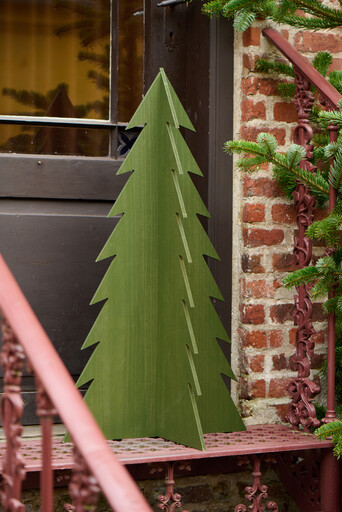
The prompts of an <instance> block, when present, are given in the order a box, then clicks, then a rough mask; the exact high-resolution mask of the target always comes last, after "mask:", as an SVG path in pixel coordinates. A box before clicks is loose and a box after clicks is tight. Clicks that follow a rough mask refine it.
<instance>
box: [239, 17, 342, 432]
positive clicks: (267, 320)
mask: <svg viewBox="0 0 342 512" xmlns="http://www.w3.org/2000/svg"><path fill="white" fill-rule="evenodd" d="M261 28H262V22H257V23H256V26H255V27H253V28H250V29H249V30H247V31H246V32H244V33H243V34H242V35H241V34H236V41H235V45H236V46H235V47H236V52H235V55H236V56H235V76H236V77H237V78H236V81H235V90H236V93H235V133H236V138H238V137H240V138H245V139H248V140H255V139H256V137H257V134H258V133H260V132H263V131H267V132H270V133H272V134H273V135H274V136H275V137H276V139H277V141H278V143H279V145H280V148H279V149H280V151H282V150H285V149H286V147H287V146H288V144H289V143H291V142H292V140H291V137H292V133H293V129H294V127H295V126H296V122H297V114H296V110H295V108H294V105H293V103H291V102H288V101H284V100H283V99H282V98H281V97H280V96H279V95H278V93H277V89H276V83H277V82H276V80H274V79H272V78H269V77H268V76H267V75H265V74H260V73H257V72H255V69H254V66H255V62H256V60H257V58H258V57H259V56H265V55H270V56H273V57H275V56H279V57H280V54H279V53H278V52H277V50H275V48H274V47H272V45H271V44H270V43H269V42H267V41H266V40H265V38H264V37H263V36H262V34H261ZM278 30H280V29H279V28H278ZM281 32H282V34H283V35H284V37H286V38H287V39H289V40H290V42H291V43H292V44H293V45H294V46H295V47H296V48H297V49H298V50H300V51H301V52H302V53H303V52H304V54H305V55H306V56H307V57H309V59H310V58H312V57H313V56H314V54H315V53H314V52H315V51H317V50H322V49H325V48H327V49H329V50H331V51H334V52H339V51H340V52H341V53H342V37H341V35H338V34H337V35H336V34H332V33H315V34H313V35H309V34H308V33H305V32H300V31H295V30H292V31H291V30H290V31H289V30H281ZM341 63H342V60H341V59H339V58H338V54H337V56H336V58H335V59H334V63H333V66H332V67H333V68H334V69H335V68H336V67H337V66H340V64H341ZM234 196H235V199H234V200H235V206H234V211H235V212H237V213H235V215H236V218H235V224H236V226H235V228H234V229H235V233H234V245H235V249H234V254H237V253H238V254H239V260H238V259H237V257H236V256H235V263H234V276H235V277H234V279H235V288H234V295H233V303H234V308H235V309H234V315H233V336H232V338H233V362H232V363H233V367H234V370H235V373H236V374H237V376H238V384H237V387H236V390H235V391H236V398H238V399H240V403H241V406H242V413H243V416H244V417H245V418H246V422H247V423H259V422H269V421H279V420H280V419H283V418H284V415H285V413H286V411H287V403H288V402H289V398H288V394H287V391H286V386H287V384H288V382H289V381H290V379H291V378H292V377H294V376H296V373H295V372H293V371H291V370H290V368H289V357H290V356H291V355H292V354H293V353H294V348H295V347H294V345H295V332H296V329H295V327H294V324H293V291H288V290H285V289H284V288H283V286H282V279H283V277H284V276H285V275H286V273H287V272H288V271H291V270H293V269H294V268H295V260H294V256H293V253H292V251H293V238H294V231H295V228H296V224H295V221H296V212H295V208H294V206H293V204H292V202H291V201H287V200H286V198H284V196H283V194H282V192H281V190H280V189H279V187H278V186H277V184H276V183H275V182H274V181H273V180H272V178H271V171H270V170H268V169H267V167H265V168H264V169H262V170H260V171H258V172H256V173H253V174H248V173H246V174H245V175H243V174H242V173H241V171H239V170H235V194H234ZM319 250H320V249H319V248H316V249H314V252H316V253H317V251H319ZM314 320H315V328H316V330H317V334H316V335H315V336H314V340H315V342H316V349H315V351H316V355H315V357H314V358H313V361H312V368H313V369H314V370H317V368H319V367H320V365H321V363H322V360H323V357H324V353H325V350H326V347H325V329H326V324H325V319H324V316H323V313H322V309H321V306H320V305H315V306H314ZM315 373H317V371H316V372H315V371H314V372H313V373H312V375H313V377H314V374H315ZM315 378H316V377H315Z"/></svg>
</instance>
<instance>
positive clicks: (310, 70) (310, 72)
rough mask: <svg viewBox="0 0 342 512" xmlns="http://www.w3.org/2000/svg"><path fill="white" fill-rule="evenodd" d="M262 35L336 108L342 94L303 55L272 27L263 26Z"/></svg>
mask: <svg viewBox="0 0 342 512" xmlns="http://www.w3.org/2000/svg"><path fill="white" fill-rule="evenodd" d="M262 33H263V35H264V36H265V37H266V38H267V39H268V40H269V41H271V42H272V43H273V44H274V46H275V47H276V48H278V50H279V51H280V52H281V53H282V54H283V55H285V57H286V58H287V59H288V60H289V61H290V62H292V64H293V65H294V66H295V67H296V68H297V69H298V70H300V73H301V75H302V76H304V77H305V78H306V79H307V80H309V82H310V83H311V84H312V85H314V86H315V87H316V88H317V89H318V90H319V92H320V96H321V97H322V98H323V99H324V100H326V101H327V103H328V104H329V105H330V106H331V108H333V109H337V110H338V102H339V101H340V100H341V99H342V95H341V94H340V93H339V92H338V91H337V90H336V89H335V88H334V87H333V86H332V85H331V84H330V83H329V82H328V81H327V80H325V78H324V77H323V76H322V75H321V74H320V73H319V72H318V71H317V69H315V68H314V67H313V66H312V65H311V64H310V62H309V61H308V60H307V59H306V58H305V57H303V55H301V54H300V53H299V52H298V51H297V50H296V49H295V48H294V47H293V46H292V45H291V44H290V43H289V41H287V40H286V39H285V38H284V37H283V36H282V35H281V34H280V33H279V32H277V31H276V30H274V29H273V28H265V29H264V30H263V31H262Z"/></svg>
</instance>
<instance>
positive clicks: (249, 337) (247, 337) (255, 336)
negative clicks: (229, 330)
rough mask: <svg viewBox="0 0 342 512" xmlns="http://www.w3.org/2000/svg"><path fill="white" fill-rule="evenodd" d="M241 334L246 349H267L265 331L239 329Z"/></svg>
mask: <svg viewBox="0 0 342 512" xmlns="http://www.w3.org/2000/svg"><path fill="white" fill-rule="evenodd" d="M239 334H240V338H241V341H242V345H243V346H244V347H253V348H266V347H267V333H266V332H264V331H246V330H244V329H239Z"/></svg>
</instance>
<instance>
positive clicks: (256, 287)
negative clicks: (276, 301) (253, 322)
mask: <svg viewBox="0 0 342 512" xmlns="http://www.w3.org/2000/svg"><path fill="white" fill-rule="evenodd" d="M274 293H275V288H274V285H273V284H269V283H266V281H265V280H264V279H258V280H257V281H249V282H248V283H246V284H245V286H244V295H245V297H253V298H255V299H263V298H272V297H274Z"/></svg>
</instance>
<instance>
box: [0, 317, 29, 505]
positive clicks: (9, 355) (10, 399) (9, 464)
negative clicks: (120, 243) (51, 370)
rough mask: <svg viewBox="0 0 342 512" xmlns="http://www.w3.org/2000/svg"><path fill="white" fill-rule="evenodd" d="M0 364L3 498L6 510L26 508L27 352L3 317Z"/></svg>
mask: <svg viewBox="0 0 342 512" xmlns="http://www.w3.org/2000/svg"><path fill="white" fill-rule="evenodd" d="M1 328H2V351H1V355H0V359H1V364H2V366H3V369H4V391H3V395H2V399H1V414H2V418H3V427H4V431H5V435H6V446H7V449H6V452H5V454H4V457H3V461H4V462H3V468H2V473H3V490H2V495H1V502H2V507H3V510H4V512H11V511H12V510H16V511H17V512H24V510H25V506H24V505H23V504H22V503H21V501H20V497H21V485H22V481H23V479H24V478H25V474H26V473H25V464H24V459H23V457H22V455H21V453H20V446H21V434H22V426H21V424H20V421H21V418H22V414H23V409H24V405H23V401H22V398H21V388H20V386H21V376H22V372H23V369H24V365H25V354H24V351H23V349H22V347H21V346H20V344H19V342H18V340H17V338H16V337H15V335H14V333H13V331H12V329H11V327H10V325H9V323H8V322H7V320H6V319H2V323H1Z"/></svg>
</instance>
